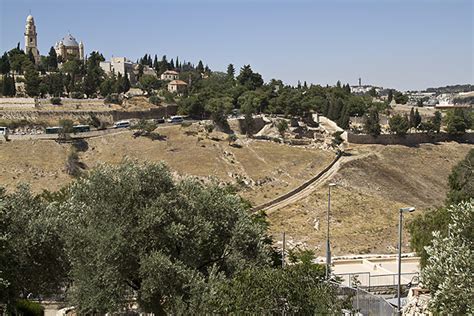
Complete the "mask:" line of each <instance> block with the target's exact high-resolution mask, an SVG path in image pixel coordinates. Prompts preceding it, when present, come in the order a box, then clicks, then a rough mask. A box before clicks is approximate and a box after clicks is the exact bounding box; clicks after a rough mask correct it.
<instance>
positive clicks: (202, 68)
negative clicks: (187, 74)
mask: <svg viewBox="0 0 474 316" xmlns="http://www.w3.org/2000/svg"><path fill="white" fill-rule="evenodd" d="M196 71H197V72H198V73H203V72H204V65H203V63H202V61H201V60H200V61H199V62H198V64H197V66H196Z"/></svg>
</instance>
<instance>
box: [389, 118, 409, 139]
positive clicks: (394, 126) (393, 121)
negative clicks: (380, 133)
mask: <svg viewBox="0 0 474 316" xmlns="http://www.w3.org/2000/svg"><path fill="white" fill-rule="evenodd" d="M388 124H389V126H390V131H391V132H392V133H395V134H397V135H402V136H403V135H405V134H406V133H407V131H408V129H409V128H410V124H409V122H408V119H407V118H406V117H404V116H401V115H400V114H397V115H394V116H392V117H391V118H390V120H389V122H388Z"/></svg>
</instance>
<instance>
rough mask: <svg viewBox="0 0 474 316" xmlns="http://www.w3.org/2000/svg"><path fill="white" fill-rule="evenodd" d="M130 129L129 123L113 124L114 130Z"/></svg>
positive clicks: (119, 122)
mask: <svg viewBox="0 0 474 316" xmlns="http://www.w3.org/2000/svg"><path fill="white" fill-rule="evenodd" d="M128 127H130V121H118V122H115V123H114V128H128Z"/></svg>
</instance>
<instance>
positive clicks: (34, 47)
mask: <svg viewBox="0 0 474 316" xmlns="http://www.w3.org/2000/svg"><path fill="white" fill-rule="evenodd" d="M37 36H38V33H36V25H35V19H34V18H33V16H32V15H31V14H30V15H28V17H27V18H26V25H25V53H26V54H29V52H31V53H32V54H33V57H34V58H35V62H36V63H38V62H39V60H40V53H39V50H38V37H37Z"/></svg>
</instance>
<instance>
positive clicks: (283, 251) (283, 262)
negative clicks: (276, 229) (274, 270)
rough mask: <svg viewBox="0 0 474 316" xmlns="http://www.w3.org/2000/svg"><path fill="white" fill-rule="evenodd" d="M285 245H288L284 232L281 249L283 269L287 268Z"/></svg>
mask: <svg viewBox="0 0 474 316" xmlns="http://www.w3.org/2000/svg"><path fill="white" fill-rule="evenodd" d="M285 243H286V240H285V232H283V246H282V248H281V267H282V268H284V267H285Z"/></svg>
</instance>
